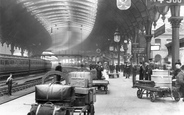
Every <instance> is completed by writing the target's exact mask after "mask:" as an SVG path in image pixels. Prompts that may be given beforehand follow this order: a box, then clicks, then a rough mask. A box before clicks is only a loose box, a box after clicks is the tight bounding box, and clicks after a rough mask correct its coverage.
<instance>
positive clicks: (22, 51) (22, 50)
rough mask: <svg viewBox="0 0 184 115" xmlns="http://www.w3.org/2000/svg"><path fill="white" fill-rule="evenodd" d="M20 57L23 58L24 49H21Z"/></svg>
mask: <svg viewBox="0 0 184 115" xmlns="http://www.w3.org/2000/svg"><path fill="white" fill-rule="evenodd" d="M20 53H21V56H24V49H23V48H21V52H20Z"/></svg>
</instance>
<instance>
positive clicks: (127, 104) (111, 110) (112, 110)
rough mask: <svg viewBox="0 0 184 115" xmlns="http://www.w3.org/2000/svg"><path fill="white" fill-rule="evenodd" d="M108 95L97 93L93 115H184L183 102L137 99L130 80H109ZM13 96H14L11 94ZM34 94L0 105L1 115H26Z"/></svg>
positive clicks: (164, 99) (163, 99)
mask: <svg viewBox="0 0 184 115" xmlns="http://www.w3.org/2000/svg"><path fill="white" fill-rule="evenodd" d="M109 82H110V84H109V85H108V88H109V93H108V94H104V93H98V94H97V102H96V103H95V104H94V105H95V115H184V108H183V107H184V102H183V101H182V100H181V101H179V102H175V101H174V99H172V98H170V97H169V98H160V99H157V100H156V102H151V101H150V99H148V98H146V97H144V98H143V99H138V98H137V96H136V92H137V89H136V88H132V79H131V78H129V79H125V77H122V75H120V78H113V79H109ZM13 96H14V94H13ZM34 102H35V100H34V93H31V94H29V95H26V96H23V97H21V98H18V99H15V100H12V101H9V102H7V103H4V104H2V105H0V112H1V113H0V114H1V115H12V114H13V115H26V114H27V113H28V111H29V110H30V107H31V106H30V105H25V103H26V104H32V103H34ZM75 115H77V114H75Z"/></svg>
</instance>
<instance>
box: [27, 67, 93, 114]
mask: <svg viewBox="0 0 184 115" xmlns="http://www.w3.org/2000/svg"><path fill="white" fill-rule="evenodd" d="M53 75H61V77H62V78H63V79H64V80H66V77H67V76H66V75H67V74H66V73H61V72H59V71H50V72H48V73H46V74H45V76H43V78H42V83H44V81H45V79H47V78H48V77H51V76H53ZM48 85H49V86H48ZM50 86H52V85H50V84H43V85H40V86H39V85H38V87H35V98H36V104H32V108H31V110H30V112H29V113H28V115H38V111H39V110H40V112H42V113H39V115H42V114H44V115H50V114H51V115H55V114H56V113H57V114H58V113H59V115H73V114H74V113H79V115H81V114H82V113H83V114H84V115H86V114H87V115H94V113H95V110H94V100H95V101H96V98H95V96H96V95H95V96H94V93H95V90H94V88H76V87H73V86H69V85H68V84H67V85H66V86H65V85H63V86H65V87H66V88H65V87H64V88H65V89H67V88H68V89H67V90H66V91H64V90H65V89H59V88H60V87H61V86H62V84H53V86H52V87H51V88H49V89H48V87H50ZM72 88H73V89H74V91H73V90H72ZM61 91H63V94H62V92H61ZM67 92H71V93H67ZM72 92H74V93H72ZM58 95H61V96H58ZM63 95H65V97H62V96H63ZM68 97H70V98H68ZM62 98H63V99H62ZM65 98H66V99H65ZM94 98H95V99H94ZM58 100H59V101H58ZM60 100H61V101H60ZM34 108H35V109H34Z"/></svg>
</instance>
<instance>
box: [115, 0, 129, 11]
mask: <svg viewBox="0 0 184 115" xmlns="http://www.w3.org/2000/svg"><path fill="white" fill-rule="evenodd" d="M116 5H117V7H118V9H120V10H127V9H129V8H130V6H131V0H116Z"/></svg>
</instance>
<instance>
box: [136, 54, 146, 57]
mask: <svg viewBox="0 0 184 115" xmlns="http://www.w3.org/2000/svg"><path fill="white" fill-rule="evenodd" d="M137 56H138V57H146V54H137Z"/></svg>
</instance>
